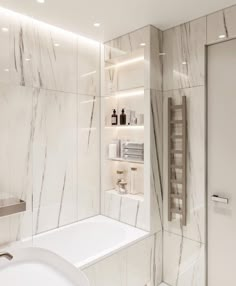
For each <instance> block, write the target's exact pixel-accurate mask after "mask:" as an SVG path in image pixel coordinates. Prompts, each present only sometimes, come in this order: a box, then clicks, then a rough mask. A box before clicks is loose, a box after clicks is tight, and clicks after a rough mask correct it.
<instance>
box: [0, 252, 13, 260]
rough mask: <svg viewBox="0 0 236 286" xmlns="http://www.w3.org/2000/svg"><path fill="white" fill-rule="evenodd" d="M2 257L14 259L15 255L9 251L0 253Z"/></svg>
mask: <svg viewBox="0 0 236 286" xmlns="http://www.w3.org/2000/svg"><path fill="white" fill-rule="evenodd" d="M1 257H5V258H6V259H8V260H12V259H13V256H12V255H11V254H10V253H8V252H5V253H0V258H1Z"/></svg>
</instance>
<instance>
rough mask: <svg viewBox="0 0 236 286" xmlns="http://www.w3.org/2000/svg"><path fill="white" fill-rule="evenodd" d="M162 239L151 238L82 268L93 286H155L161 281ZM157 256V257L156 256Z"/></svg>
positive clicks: (158, 237)
mask: <svg viewBox="0 0 236 286" xmlns="http://www.w3.org/2000/svg"><path fill="white" fill-rule="evenodd" d="M161 241H162V236H161V235H160V234H157V235H155V236H150V237H148V238H146V239H144V240H142V241H140V242H137V243H136V244H134V245H132V246H130V247H128V248H126V249H124V250H121V251H119V252H117V253H116V254H114V255H111V256H110V257H108V258H105V259H104V260H102V261H99V262H98V263H95V264H94V265H92V266H89V267H87V268H85V269H83V271H84V273H85V274H86V275H87V277H88V279H89V282H90V284H91V286H110V285H114V286H116V285H117V286H123V285H124V286H126V285H128V286H145V285H149V286H154V285H159V283H160V282H161V268H160V267H159V265H160V263H161V257H162V248H161V247H160V246H161ZM154 254H155V255H154Z"/></svg>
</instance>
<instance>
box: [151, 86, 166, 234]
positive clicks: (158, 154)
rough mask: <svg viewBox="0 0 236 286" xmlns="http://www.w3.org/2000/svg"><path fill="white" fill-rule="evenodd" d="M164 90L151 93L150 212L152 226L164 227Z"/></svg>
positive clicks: (153, 228)
mask: <svg viewBox="0 0 236 286" xmlns="http://www.w3.org/2000/svg"><path fill="white" fill-rule="evenodd" d="M162 101H163V100H162V92H161V91H156V90H151V95H150V178H151V182H150V187H151V194H150V195H151V197H150V213H151V228H152V230H153V231H160V230H162V227H163V221H162V211H163V182H162V181H163V166H162V165H163V146H162V145H163V142H162V138H163V134H162V133H163V130H162V129H163V122H162V121H163V111H162V109H163V106H162V105H163V103H162Z"/></svg>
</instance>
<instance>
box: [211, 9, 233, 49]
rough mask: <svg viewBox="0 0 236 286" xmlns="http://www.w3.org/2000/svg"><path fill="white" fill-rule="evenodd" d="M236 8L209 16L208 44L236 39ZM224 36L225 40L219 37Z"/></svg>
mask: <svg viewBox="0 0 236 286" xmlns="http://www.w3.org/2000/svg"><path fill="white" fill-rule="evenodd" d="M235 16H236V6H232V7H229V8H226V9H224V10H221V11H218V12H216V13H213V14H210V15H208V16H207V44H212V43H216V42H220V41H224V40H225V39H230V38H235V37H236V18H235ZM222 35H224V36H225V38H222V37H220V38H219V36H222Z"/></svg>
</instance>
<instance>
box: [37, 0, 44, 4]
mask: <svg viewBox="0 0 236 286" xmlns="http://www.w3.org/2000/svg"><path fill="white" fill-rule="evenodd" d="M37 2H38V3H40V4H43V3H45V0H37Z"/></svg>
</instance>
